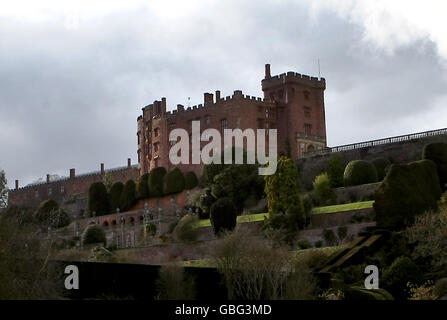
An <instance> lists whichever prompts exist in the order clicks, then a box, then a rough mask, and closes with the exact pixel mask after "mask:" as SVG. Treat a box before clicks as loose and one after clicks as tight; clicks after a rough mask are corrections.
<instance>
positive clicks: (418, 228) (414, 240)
mask: <svg viewBox="0 0 447 320" xmlns="http://www.w3.org/2000/svg"><path fill="white" fill-rule="evenodd" d="M446 225H447V207H441V208H440V209H439V211H438V212H428V213H425V214H423V215H420V216H417V217H416V219H415V222H414V224H413V225H412V226H411V227H409V228H407V230H406V231H405V236H406V240H407V242H408V243H409V245H410V246H411V247H412V250H411V258H412V259H413V260H414V261H418V264H419V265H420V266H421V268H422V269H424V270H425V271H426V272H427V273H430V274H432V275H435V276H436V277H446V276H447V228H446V227H445V226H446Z"/></svg>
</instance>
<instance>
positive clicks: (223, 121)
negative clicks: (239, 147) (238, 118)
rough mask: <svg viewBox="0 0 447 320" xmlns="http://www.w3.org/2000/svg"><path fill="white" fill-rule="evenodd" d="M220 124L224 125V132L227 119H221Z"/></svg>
mask: <svg viewBox="0 0 447 320" xmlns="http://www.w3.org/2000/svg"><path fill="white" fill-rule="evenodd" d="M220 125H221V127H222V132H224V130H225V129H227V119H222V120H220Z"/></svg>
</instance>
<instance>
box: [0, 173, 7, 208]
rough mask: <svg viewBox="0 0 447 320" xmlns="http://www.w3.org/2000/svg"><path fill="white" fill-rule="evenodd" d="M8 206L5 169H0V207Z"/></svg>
mask: <svg viewBox="0 0 447 320" xmlns="http://www.w3.org/2000/svg"><path fill="white" fill-rule="evenodd" d="M7 206H8V187H7V181H6V175H5V171H3V170H0V209H3V208H6V207H7Z"/></svg>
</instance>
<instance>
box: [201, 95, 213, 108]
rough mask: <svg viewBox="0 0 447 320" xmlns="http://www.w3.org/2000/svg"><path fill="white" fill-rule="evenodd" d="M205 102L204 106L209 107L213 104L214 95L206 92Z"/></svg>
mask: <svg viewBox="0 0 447 320" xmlns="http://www.w3.org/2000/svg"><path fill="white" fill-rule="evenodd" d="M203 100H204V102H203V104H204V105H205V106H207V105H209V104H213V94H212V93H208V92H205V93H204V94H203Z"/></svg>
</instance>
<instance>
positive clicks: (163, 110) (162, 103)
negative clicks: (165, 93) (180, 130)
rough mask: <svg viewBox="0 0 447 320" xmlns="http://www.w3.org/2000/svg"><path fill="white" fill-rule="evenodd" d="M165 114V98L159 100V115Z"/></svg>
mask: <svg viewBox="0 0 447 320" xmlns="http://www.w3.org/2000/svg"><path fill="white" fill-rule="evenodd" d="M165 112H166V98H165V97H163V98H161V114H162V115H164V114H165Z"/></svg>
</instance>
